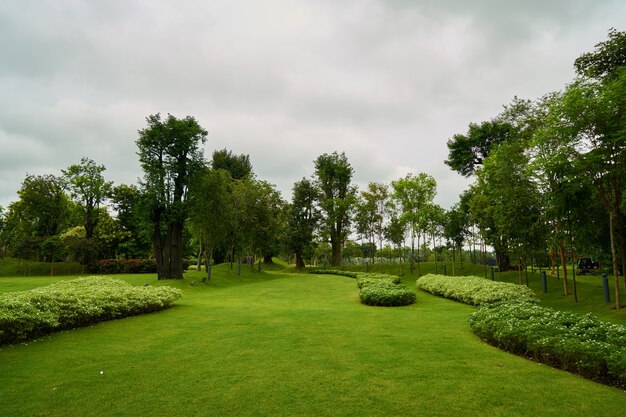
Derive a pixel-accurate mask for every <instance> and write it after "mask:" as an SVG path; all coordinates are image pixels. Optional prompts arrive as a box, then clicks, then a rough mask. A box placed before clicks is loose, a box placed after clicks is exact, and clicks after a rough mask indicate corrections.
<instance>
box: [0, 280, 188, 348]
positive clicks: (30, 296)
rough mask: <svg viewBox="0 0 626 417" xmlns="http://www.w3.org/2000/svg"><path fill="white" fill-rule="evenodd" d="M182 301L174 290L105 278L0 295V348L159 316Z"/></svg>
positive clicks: (177, 291) (63, 283)
mask: <svg viewBox="0 0 626 417" xmlns="http://www.w3.org/2000/svg"><path fill="white" fill-rule="evenodd" d="M181 296H182V291H181V290H179V289H175V288H171V287H150V286H146V287H137V286H131V285H130V284H128V283H126V282H124V281H120V280H117V279H112V278H106V277H88V278H79V279H76V280H71V281H61V282H58V283H56V284H52V285H49V286H46V287H40V288H36V289H33V290H29V291H16V292H8V293H4V294H2V295H0V344H3V343H14V342H19V341H22V340H27V339H31V338H34V337H38V336H41V335H45V334H48V333H51V332H54V331H58V330H63V329H69V328H73V327H79V326H85V325H88V324H93V323H98V322H101V321H105V320H112V319H118V318H122V317H128V316H134V315H139V314H144V313H150V312H153V311H158V310H163V309H165V308H168V307H170V305H171V304H172V303H173V302H174V301H176V300H177V299H179V298H180V297H181Z"/></svg>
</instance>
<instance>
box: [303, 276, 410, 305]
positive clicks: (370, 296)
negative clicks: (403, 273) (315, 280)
mask: <svg viewBox="0 0 626 417" xmlns="http://www.w3.org/2000/svg"><path fill="white" fill-rule="evenodd" d="M310 272H311V273H314V274H330V275H340V276H345V277H350V278H356V280H357V285H358V287H359V288H360V291H359V298H360V299H361V302H362V303H363V304H367V305H369V306H383V307H395V306H406V305H409V304H413V303H415V293H414V292H413V291H411V290H410V289H408V288H407V287H406V286H405V285H404V284H402V282H401V280H400V277H398V276H395V275H388V274H378V273H367V272H351V271H339V270H319V269H318V270H312V271H310Z"/></svg>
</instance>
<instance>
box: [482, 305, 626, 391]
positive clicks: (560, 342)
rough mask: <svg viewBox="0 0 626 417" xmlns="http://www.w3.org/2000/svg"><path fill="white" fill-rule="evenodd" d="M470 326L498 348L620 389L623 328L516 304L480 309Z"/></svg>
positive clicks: (624, 371) (625, 378) (624, 382)
mask: <svg viewBox="0 0 626 417" xmlns="http://www.w3.org/2000/svg"><path fill="white" fill-rule="evenodd" d="M470 326H471V328H472V330H473V331H474V332H475V333H476V335H478V336H479V337H480V338H481V339H483V340H485V341H486V342H488V343H489V344H492V345H494V346H496V347H498V348H500V349H503V350H506V351H509V352H512V353H516V354H519V355H524V356H526V357H528V358H530V359H533V360H536V361H539V362H542V363H546V364H548V365H551V366H553V367H555V368H560V369H563V370H566V371H569V372H572V373H576V374H579V375H581V376H584V377H586V378H590V379H593V380H595V381H598V382H602V383H605V384H609V385H615V386H618V387H622V388H626V327H625V326H620V325H616V324H611V323H607V322H603V321H601V320H599V319H598V318H596V317H595V316H594V315H592V314H586V315H584V316H583V315H579V314H575V313H570V312H563V311H557V310H553V309H551V308H547V307H540V306H538V305H536V304H534V303H528V302H519V301H505V302H500V303H495V304H485V305H483V306H481V307H480V308H479V309H478V310H477V311H475V312H474V313H472V315H471V316H470Z"/></svg>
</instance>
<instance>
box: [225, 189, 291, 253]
mask: <svg viewBox="0 0 626 417" xmlns="http://www.w3.org/2000/svg"><path fill="white" fill-rule="evenodd" d="M232 195H233V216H234V221H235V223H234V226H235V230H234V233H233V235H234V236H235V239H234V243H235V245H234V246H233V249H234V250H235V251H237V252H239V254H241V255H244V254H247V255H248V256H249V257H250V258H252V259H254V258H255V257H256V255H257V254H258V253H259V252H261V253H262V255H263V256H264V258H265V259H264V260H265V262H267V263H269V262H272V259H271V255H272V253H274V252H276V251H277V246H278V240H279V237H280V236H281V232H282V230H281V227H282V217H281V215H282V212H283V208H284V204H285V203H284V201H283V200H282V198H281V197H280V193H279V192H278V191H277V190H276V189H275V188H274V186H272V185H271V184H269V183H268V182H266V181H261V180H256V179H251V178H248V179H244V180H238V181H235V182H234V186H233V194H232Z"/></svg>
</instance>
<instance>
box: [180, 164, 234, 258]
mask: <svg viewBox="0 0 626 417" xmlns="http://www.w3.org/2000/svg"><path fill="white" fill-rule="evenodd" d="M232 188H233V179H232V178H231V176H230V174H229V173H228V172H227V171H226V170H223V169H215V168H207V169H205V170H204V172H203V173H202V174H201V175H199V176H197V177H196V178H195V180H194V182H193V184H192V187H191V194H190V212H189V213H190V227H191V230H192V234H193V235H194V236H195V237H196V239H197V240H198V242H199V244H200V248H199V252H200V257H204V260H205V264H206V265H211V264H212V263H213V255H214V251H215V249H216V248H218V247H220V246H224V245H226V238H227V236H228V231H229V230H230V229H231V228H232V224H233V221H234V219H233V216H232V214H233V213H232V211H233V207H232V204H233V203H232Z"/></svg>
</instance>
